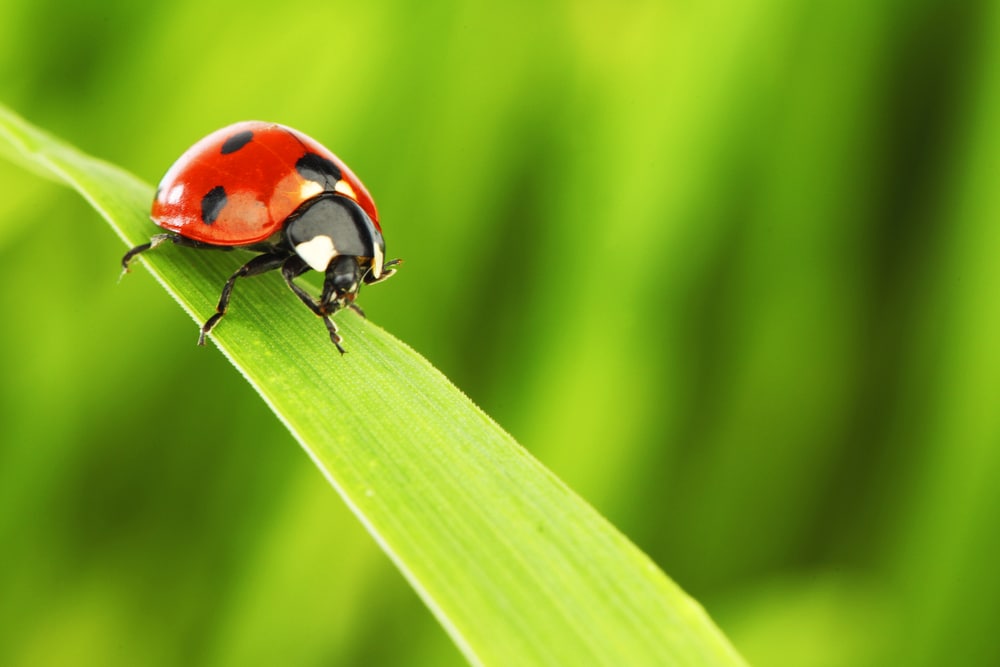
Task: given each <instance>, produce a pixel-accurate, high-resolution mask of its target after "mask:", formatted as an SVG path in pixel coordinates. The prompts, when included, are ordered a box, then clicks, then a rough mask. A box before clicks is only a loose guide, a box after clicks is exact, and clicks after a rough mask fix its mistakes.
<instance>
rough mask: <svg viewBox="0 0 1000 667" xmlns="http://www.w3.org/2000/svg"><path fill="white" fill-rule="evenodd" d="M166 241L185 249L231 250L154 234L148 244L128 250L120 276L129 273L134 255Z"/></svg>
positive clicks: (170, 235) (172, 235)
mask: <svg viewBox="0 0 1000 667" xmlns="http://www.w3.org/2000/svg"><path fill="white" fill-rule="evenodd" d="M167 241H170V242H171V243H173V244H174V245H179V246H184V247H186V248H211V249H213V250H232V248H230V247H229V246H217V245H212V244H211V243H205V242H204V241H195V240H194V239H189V238H186V237H184V236H181V235H180V234H170V233H168V234H156V235H155V236H153V237H152V238H150V239H149V243H140V244H139V245H137V246H136V247H134V248H132V249H131V250H129V251H128V252H127V253H125V255H124V256H123V257H122V275H125V274H126V273H128V272H129V263H130V262H131V261H132V260H133V259H134V258H135V256H136V255H139V254H141V253H144V252H146V251H147V250H152V249H153V248H155V247H157V246H158V245H161V244H163V243H165V242H167Z"/></svg>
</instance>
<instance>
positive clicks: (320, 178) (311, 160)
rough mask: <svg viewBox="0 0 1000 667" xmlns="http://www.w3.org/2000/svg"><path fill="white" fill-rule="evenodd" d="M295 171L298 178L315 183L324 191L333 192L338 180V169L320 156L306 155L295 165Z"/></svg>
mask: <svg viewBox="0 0 1000 667" xmlns="http://www.w3.org/2000/svg"><path fill="white" fill-rule="evenodd" d="M295 171H297V172H299V176H301V177H302V178H305V179H307V180H310V181H316V182H317V183H319V184H320V185H322V186H323V189H324V190H333V186H335V185H336V184H337V181H339V180H340V169H338V168H337V165H335V164H334V163H333V162H330V161H329V160H327V159H326V158H325V157H323V156H322V155H317V154H316V153H306V154H305V155H303V156H302V157H300V158H299V161H298V162H296V163H295Z"/></svg>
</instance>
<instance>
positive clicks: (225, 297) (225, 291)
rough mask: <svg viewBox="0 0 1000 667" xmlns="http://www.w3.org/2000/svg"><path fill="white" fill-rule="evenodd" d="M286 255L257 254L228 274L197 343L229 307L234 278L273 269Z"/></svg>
mask: <svg viewBox="0 0 1000 667" xmlns="http://www.w3.org/2000/svg"><path fill="white" fill-rule="evenodd" d="M213 247H214V246H213ZM286 257H287V255H286V254H285V253H281V254H277V253H275V254H264V255H257V256H256V257H254V258H253V259H251V260H250V261H249V262H247V263H246V264H244V265H243V266H241V267H240V268H239V270H238V271H236V273H234V274H233V275H231V276H229V280H227V281H226V285H225V287H223V288H222V296H221V297H219V305H218V306H216V308H215V315H212V316H211V317H210V318H208V321H207V322H205V324H204V325H202V327H201V335H200V336H198V345H204V344H205V336H206V335H208V333H209V332H210V331H211V330H212V329H213V328H214V327H215V325H216V324H218V323H219V320H221V319H222V316H223V315H225V314H226V310H228V308H229V297H230V296H231V295H232V293H233V285H235V284H236V280H237V279H238V278H246V277H247V276H257V275H260V274H261V273H267V272H268V271H273V270H274V269H277V268H278V267H280V266H281V265H282V263H283V262H284V261H285V258H286Z"/></svg>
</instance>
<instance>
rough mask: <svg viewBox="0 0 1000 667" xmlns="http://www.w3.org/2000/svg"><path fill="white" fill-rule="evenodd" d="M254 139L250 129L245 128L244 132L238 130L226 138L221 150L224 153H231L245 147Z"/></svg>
mask: <svg viewBox="0 0 1000 667" xmlns="http://www.w3.org/2000/svg"><path fill="white" fill-rule="evenodd" d="M251 139H253V132H251V131H250V130H243V131H242V132H237V133H236V134H234V135H233V136H231V137H229V138H228V139H226V141H225V142H223V144H222V150H221V151H219V152H220V153H222V154H223V155H229V154H230V153H235V152H236V151H238V150H239V149H241V148H243V147H244V146H246V145H247V144H249V143H250V140H251Z"/></svg>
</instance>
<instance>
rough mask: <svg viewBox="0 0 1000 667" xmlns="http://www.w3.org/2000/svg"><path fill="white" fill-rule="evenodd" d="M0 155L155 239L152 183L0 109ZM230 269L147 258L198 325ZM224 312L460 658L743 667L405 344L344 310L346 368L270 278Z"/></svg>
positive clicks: (232, 353)
mask: <svg viewBox="0 0 1000 667" xmlns="http://www.w3.org/2000/svg"><path fill="white" fill-rule="evenodd" d="M0 152H3V153H5V154H7V155H9V156H10V157H11V158H12V159H14V160H16V161H18V162H19V163H21V164H26V165H31V168H32V169H33V170H35V171H40V172H48V173H49V174H51V175H53V176H54V177H56V179H57V180H62V181H65V182H66V183H67V184H68V185H70V186H72V187H73V188H75V189H76V190H77V191H79V192H80V194H82V195H83V196H84V197H85V198H86V199H87V200H88V201H89V202H90V203H91V204H92V205H93V206H94V208H96V209H97V210H98V211H99V212H100V213H101V214H102V215H103V216H104V217H105V218H106V219H107V221H108V222H109V223H110V224H111V226H112V228H113V229H114V230H115V231H116V232H117V233H118V234H119V236H121V237H122V238H123V239H124V240H125V241H126V243H128V244H135V243H140V242H144V241H146V240H147V239H148V237H149V236H150V234H152V233H153V232H154V231H156V230H155V228H154V227H153V225H152V223H151V222H150V221H149V219H148V213H147V209H148V204H149V202H150V200H151V197H152V188H151V187H150V186H149V185H147V184H145V183H143V182H142V181H140V180H139V179H137V178H135V177H134V176H132V175H130V174H128V173H126V172H124V171H122V170H120V169H118V168H116V167H114V166H112V165H110V164H107V163H105V162H102V161H99V160H96V159H94V158H91V157H88V156H86V155H83V154H82V153H80V152H79V151H77V150H75V149H73V148H72V147H70V146H67V145H66V144H64V143H62V142H60V141H58V140H56V139H54V138H52V137H50V136H48V135H46V134H45V133H43V132H41V131H39V130H37V129H36V128H34V127H32V126H30V125H29V124H27V123H26V122H24V121H23V120H21V119H20V118H19V117H17V116H16V115H14V114H13V113H11V112H9V111H7V110H5V109H4V108H2V107H0ZM239 261H240V258H239V257H235V256H234V254H231V253H211V252H192V251H189V250H185V249H180V248H174V247H165V248H160V249H158V250H157V251H156V252H155V253H150V254H149V255H148V256H143V262H145V263H146V265H147V266H148V267H149V269H150V271H152V273H153V275H154V276H156V278H157V280H159V281H160V283H162V284H163V286H164V288H165V289H166V290H167V292H169V293H170V294H171V295H172V296H173V297H174V298H175V299H176V300H177V301H178V302H179V303H180V304H181V305H182V306H183V307H184V309H185V310H186V311H187V312H188V313H189V314H191V316H192V317H193V318H194V319H195V320H196V321H198V322H201V321H203V320H204V319H205V318H206V317H207V316H208V315H209V314H211V313H212V312H214V307H215V302H216V300H217V298H218V292H219V289H220V286H221V285H222V283H223V282H224V281H225V279H226V278H227V276H228V275H229V273H231V272H232V271H233V270H234V268H235V267H236V266H238V264H239ZM116 271H117V267H115V266H109V267H108V275H109V279H113V276H114V275H115V272H116ZM137 273H141V271H139V272H137ZM272 278H275V277H274V276H272ZM132 279H134V280H140V279H142V278H141V276H136V277H133V278H132ZM400 279H403V280H405V272H404V273H403V274H402V277H400V278H396V280H400ZM389 284H390V285H391V283H389ZM380 289H385V288H380ZM238 301H239V306H238V308H234V309H233V312H232V313H231V314H230V315H229V316H227V318H226V319H225V320H224V321H223V323H222V324H221V325H220V326H219V328H218V329H217V330H216V334H215V335H214V336H213V341H214V342H215V344H216V345H218V347H219V349H220V350H221V351H222V352H223V354H225V355H226V357H228V358H229V359H230V361H232V363H233V365H234V366H236V368H237V369H238V370H239V371H240V372H241V373H242V374H243V376H244V377H245V378H246V379H247V381H248V382H250V384H251V385H252V386H253V387H254V388H255V389H256V390H257V391H258V392H259V393H260V395H261V397H262V398H263V399H264V401H265V402H266V403H267V404H268V406H270V408H271V409H272V410H273V411H274V413H275V415H277V417H278V418H279V419H281V420H282V422H284V424H285V425H286V426H287V427H288V429H289V431H291V433H292V434H293V435H294V436H295V438H296V439H297V440H298V441H299V443H300V444H301V445H302V447H303V448H304V449H305V451H306V453H307V454H308V455H309V456H310V458H312V460H313V461H314V462H315V463H316V465H317V467H319V469H320V470H321V471H322V473H323V474H324V475H325V476H326V478H327V479H328V480H329V481H330V483H331V484H332V485H333V486H334V488H335V489H336V490H337V491H338V493H339V494H340V495H341V496H342V497H343V499H344V501H345V502H347V504H348V505H349V506H350V507H351V509H352V510H353V511H354V513H355V514H356V515H357V517H358V518H359V519H360V520H361V522H362V523H363V524H364V525H365V526H366V528H367V529H368V531H369V532H370V533H371V534H372V536H373V537H374V538H375V539H376V541H377V542H378V543H379V545H381V547H382V549H383V550H384V551H385V552H386V554H387V555H388V556H389V557H390V558H391V559H392V560H393V562H394V563H395V564H396V565H397V566H398V567H399V569H400V571H401V572H402V573H403V574H404V576H405V577H406V578H407V580H408V581H409V582H410V584H411V585H412V586H413V587H414V588H415V589H416V590H417V592H418V593H419V594H420V595H421V597H422V598H423V599H424V601H425V602H426V604H427V605H428V607H429V608H430V609H431V611H432V612H433V613H434V614H435V615H436V616H437V618H438V619H439V621H440V622H441V623H442V625H444V627H445V628H446V630H447V631H448V632H449V633H450V635H451V636H452V638H453V639H454V641H455V642H456V643H457V644H458V646H459V647H460V649H461V650H462V651H463V652H464V654H465V655H466V657H467V658H468V659H469V661H470V662H472V663H475V664H484V665H535V664H551V665H740V664H743V661H742V659H741V658H740V657H739V655H738V654H737V653H736V652H735V651H734V649H733V648H732V647H731V646H730V644H729V643H728V641H727V640H726V638H725V637H724V636H723V635H722V634H721V633H720V632H719V631H718V630H717V628H716V627H715V626H714V625H713V624H712V622H711V620H710V619H709V618H708V616H707V615H706V614H705V612H704V611H703V610H702V608H701V607H700V606H699V605H698V604H697V603H696V602H694V601H693V600H692V599H690V598H689V597H688V596H687V595H685V594H684V593H683V592H682V591H681V590H680V589H679V588H678V587H677V586H676V585H675V584H673V582H671V581H670V580H669V579H668V578H667V577H666V576H665V575H664V574H663V573H662V572H661V571H660V570H659V569H658V568H657V567H656V566H655V565H654V564H653V563H652V562H651V561H650V560H649V559H648V558H647V557H646V556H645V555H644V554H643V553H642V552H640V551H639V550H638V549H637V548H636V547H635V546H634V545H633V544H632V543H630V542H629V541H628V540H627V539H626V538H625V537H624V536H622V535H621V534H620V533H619V532H618V531H617V530H616V529H615V528H614V527H613V526H611V525H610V524H609V523H608V522H607V521H605V520H604V519H603V518H602V517H601V516H600V515H598V514H597V513H596V512H595V511H594V510H593V509H592V508H591V507H590V506H589V505H588V504H587V503H585V502H584V501H583V500H581V499H580V498H579V497H578V496H576V495H575V494H574V493H573V492H572V491H571V490H569V489H568V488H567V487H566V486H565V485H563V484H562V483H561V482H560V481H559V480H558V479H557V478H556V477H555V476H554V475H552V474H551V473H550V472H549V471H548V470H546V469H545V468H544V467H543V466H542V465H541V464H539V463H538V462H537V461H536V460H535V459H534V458H532V457H531V456H530V455H529V454H528V453H527V452H525V451H524V450H523V449H522V448H521V447H520V446H519V445H518V444H517V443H516V442H514V440H513V439H512V438H511V437H510V436H509V435H508V434H507V433H505V432H504V431H503V430H502V429H501V428H500V427H499V426H497V425H496V424H495V423H494V422H493V421H492V420H490V419H489V417H487V416H486V415H485V414H483V413H482V411H480V410H479V409H478V408H477V407H476V406H475V405H473V404H472V402H471V401H470V400H469V399H468V398H467V397H466V396H465V395H463V394H462V393H461V392H460V391H459V390H458V389H456V388H455V387H454V386H453V385H452V384H451V383H449V382H448V380H447V379H446V378H444V377H443V376H442V375H441V374H440V373H439V372H438V371H436V370H435V369H434V368H433V367H431V365H430V364H429V363H428V362H427V361H426V360H424V359H423V358H422V357H420V356H419V355H418V354H416V353H415V352H414V351H413V350H411V349H410V348H409V347H407V346H406V345H404V344H403V343H401V342H400V341H398V340H396V339H395V338H393V337H392V336H390V335H388V334H387V333H386V332H384V331H383V330H381V329H379V328H378V327H377V326H375V325H373V324H371V323H370V322H367V321H365V320H362V319H361V318H358V317H356V316H354V315H353V314H351V313H347V314H345V315H344V316H339V317H338V323H339V325H340V326H341V328H342V330H343V331H344V333H345V337H346V344H347V345H348V346H349V350H350V353H349V354H347V355H346V356H344V357H343V358H342V357H341V356H340V355H339V354H337V353H336V352H335V350H334V349H333V347H332V346H331V345H330V342H329V339H328V338H327V337H326V335H325V331H324V329H323V327H322V324H321V323H320V322H319V320H318V319H316V318H315V317H314V316H313V315H312V314H310V313H309V312H308V311H307V310H306V309H305V308H303V307H302V306H301V304H300V303H299V302H298V300H297V299H295V298H294V297H293V295H291V294H289V293H288V292H287V288H285V286H284V284H283V283H282V282H281V281H280V279H273V280H272V279H268V278H266V277H265V278H254V279H251V280H247V281H245V282H243V283H241V284H240V285H239V286H238ZM137 316H141V314H137ZM191 335H192V340H193V338H194V336H195V335H196V329H195V328H194V327H192V330H191ZM184 343H185V344H187V343H188V341H185V342H184ZM220 409H221V408H220Z"/></svg>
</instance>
